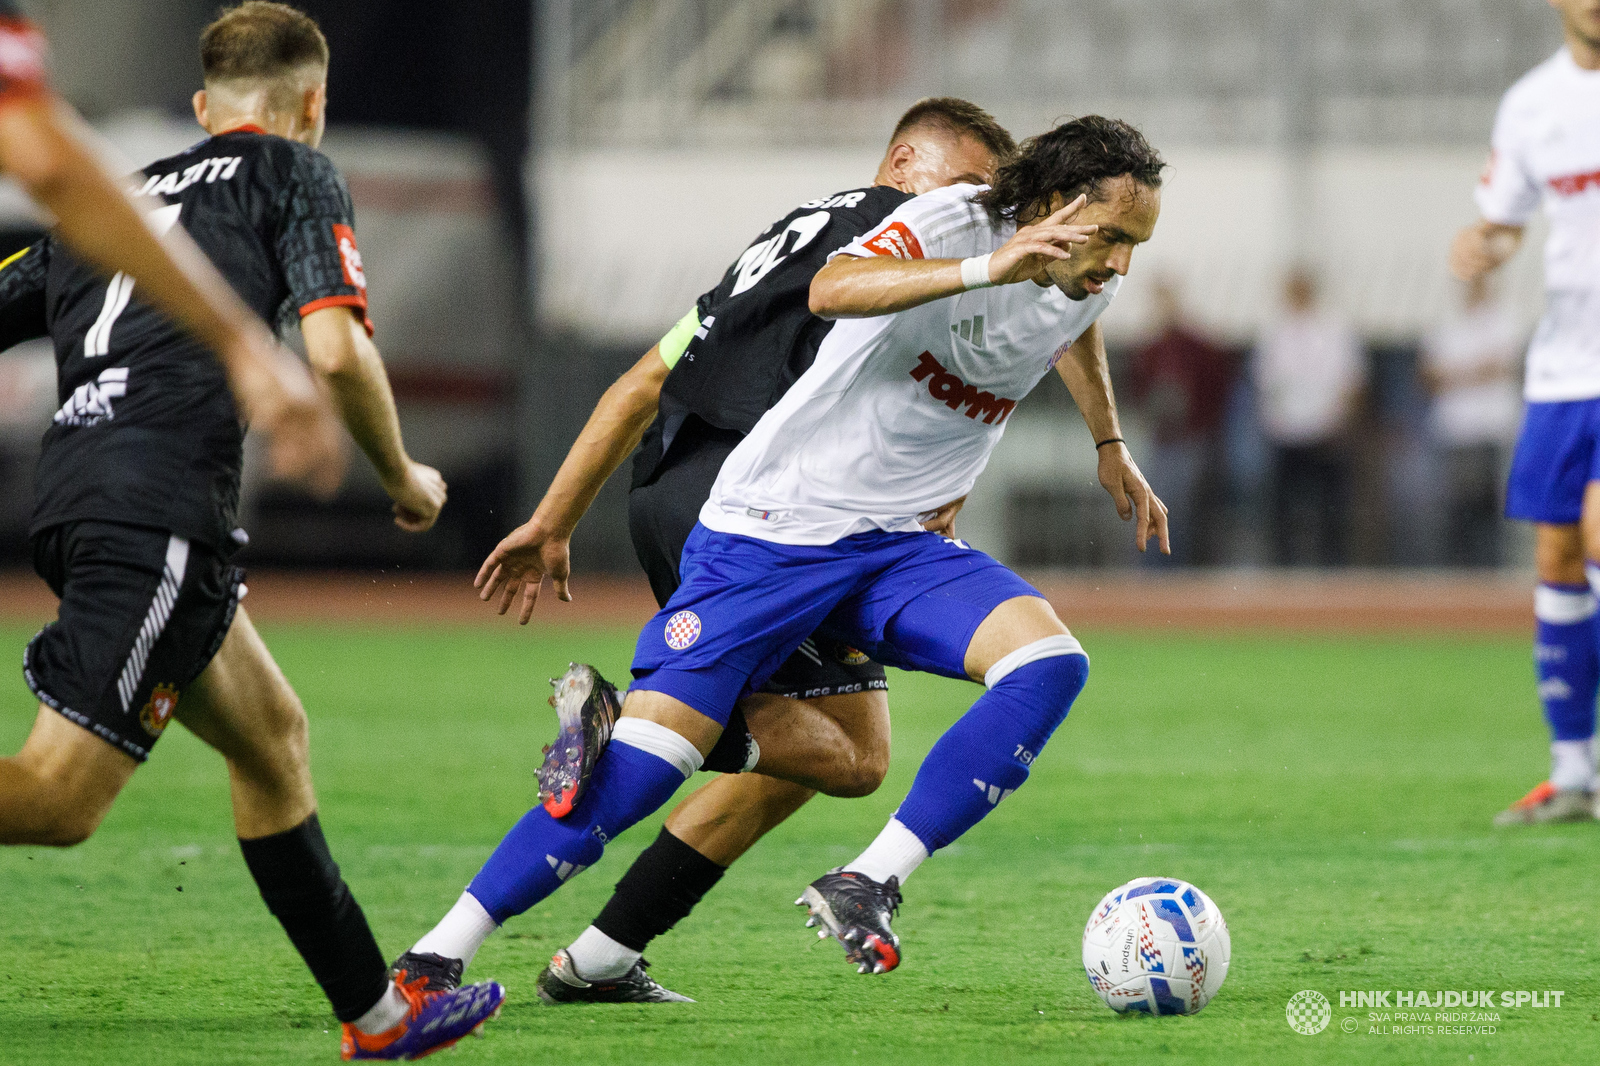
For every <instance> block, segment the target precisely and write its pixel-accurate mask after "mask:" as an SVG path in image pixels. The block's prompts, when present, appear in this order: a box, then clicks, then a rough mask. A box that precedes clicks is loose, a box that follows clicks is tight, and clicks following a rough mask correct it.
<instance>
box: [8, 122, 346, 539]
mask: <svg viewBox="0 0 1600 1066" xmlns="http://www.w3.org/2000/svg"><path fill="white" fill-rule="evenodd" d="M136 180H137V181H138V184H139V185H140V187H141V189H142V191H143V192H144V193H145V194H146V195H149V196H152V197H155V198H156V199H157V200H159V201H162V202H164V203H165V204H166V206H164V207H158V208H156V210H155V211H154V212H153V213H152V215H151V223H152V225H153V226H154V228H156V229H157V230H160V231H165V230H166V229H169V228H171V227H172V226H173V225H181V226H182V227H183V228H184V229H185V230H186V231H187V232H188V234H189V236H190V237H192V238H193V239H194V241H195V243H196V244H198V245H199V246H200V248H201V250H202V251H204V252H205V253H206V255H207V256H208V257H209V258H210V259H211V261H212V263H213V264H215V265H216V267H217V269H218V270H219V271H220V272H221V274H222V276H223V277H224V278H226V279H227V280H228V282H229V283H230V284H232V285H233V287H234V289H235V290H236V291H237V292H238V293H239V295H240V296H241V297H242V298H243V299H244V302H245V303H246V304H248V305H249V306H250V308H251V309H252V310H254V311H255V312H256V314H258V315H259V316H261V317H262V318H263V319H265V320H266V321H268V322H278V323H280V324H286V323H288V322H291V321H294V320H295V319H296V317H297V316H303V315H306V314H310V313H311V312H312V311H315V310H318V309H320V308H323V307H330V306H347V307H349V308H350V309H351V311H352V312H353V313H355V314H358V315H361V316H362V317H363V320H364V321H366V318H365V316H366V307H367V297H366V277H365V275H364V274H363V272H362V267H361V257H360V252H359V251H358V250H357V248H356V242H355V228H354V226H355V220H354V212H353V208H352V205H351V202H350V193H349V190H348V189H347V188H346V187H345V183H344V179H343V178H342V177H340V175H339V172H338V171H337V170H336V169H335V168H334V166H333V164H332V163H331V162H330V161H329V160H328V158H327V157H326V156H324V155H322V154H321V153H320V152H317V151H315V150H314V149H311V148H308V147H306V146H305V145H303V144H300V143H298V142H296V141H290V140H285V139H284V138H281V137H275V136H271V135H269V134H265V133H262V132H260V131H258V130H255V129H254V128H245V129H241V130H236V131H231V132H228V133H223V134H219V135H218V136H215V137H209V138H207V139H206V140H204V141H201V142H200V143H199V144H197V145H195V146H194V147H192V148H190V149H188V150H187V151H184V152H181V153H179V154H178V155H175V156H172V157H170V158H168V159H163V160H160V161H159V162H156V163H153V164H151V165H150V166H149V167H146V168H145V171H144V173H143V174H142V175H140V176H139V177H138V179H136ZM366 325H367V329H368V331H369V332H370V331H371V328H372V326H371V322H370V321H366ZM45 335H48V336H49V337H50V338H51V339H52V340H53V341H54V344H55V354H56V369H57V387H58V393H59V400H60V404H61V406H60V409H59V410H57V411H56V414H55V418H54V420H53V421H52V424H51V426H50V428H49V429H48V430H46V432H45V435H44V446H43V450H42V452H41V454H40V457H39V467H38V474H37V477H36V478H35V482H34V488H35V502H34V515H33V522H32V526H31V530H30V532H32V533H37V532H39V531H40V530H42V529H45V528H48V527H50V526H53V525H57V524H59V523H62V522H68V521H74V520H78V519H97V520H101V521H113V522H124V523H129V524H133V525H146V526H154V527H158V528H161V529H166V530H169V531H171V532H172V533H174V534H176V535H178V536H181V537H185V538H189V539H192V540H198V541H201V542H203V543H208V544H214V545H221V544H223V543H225V542H226V541H227V538H228V537H229V535H230V534H231V532H232V530H233V529H234V527H235V525H236V524H237V514H238V504H239V467H240V461H241V452H242V447H243V436H244V431H243V428H242V427H241V426H240V424H239V415H238V411H237V409H236V408H235V406H234V402H233V396H232V393H231V392H230V391H229V388H228V382H227V377H226V375H225V374H224V372H223V369H222V365H221V363H220V362H219V361H218V360H217V358H216V357H215V355H214V354H213V353H212V352H211V351H210V350H209V349H207V348H206V347H204V346H203V345H201V344H200V343H199V342H198V341H196V340H195V339H193V338H192V337H191V336H190V335H189V334H188V333H186V332H184V331H183V330H182V329H180V328H179V327H178V326H176V325H175V324H173V323H172V321H171V320H169V319H168V318H167V317H166V316H165V315H163V314H162V313H161V312H159V311H156V310H155V309H154V308H152V307H150V306H148V305H146V304H145V303H143V302H141V300H140V299H139V289H138V284H137V281H136V279H133V278H130V277H128V276H127V275H125V274H117V275H115V276H113V277H111V278H106V277H105V276H104V275H102V274H100V273H99V272H98V271H96V270H94V269H93V268H91V267H89V266H87V265H86V264H84V263H82V262H80V261H78V260H77V259H76V258H74V257H73V256H72V255H71V254H70V253H69V252H68V251H67V250H66V248H65V247H64V246H63V245H62V244H61V243H60V242H59V241H57V240H56V239H55V238H53V237H47V238H45V239H44V240H43V241H41V242H39V243H38V244H35V245H33V246H32V247H30V248H28V249H26V250H24V251H23V252H21V253H18V255H17V256H14V257H13V258H12V259H11V260H8V261H6V262H5V263H4V264H0V348H6V347H10V346H11V345H12V344H15V343H17V342H18V341H21V340H26V339H28V338H30V337H38V336H45Z"/></svg>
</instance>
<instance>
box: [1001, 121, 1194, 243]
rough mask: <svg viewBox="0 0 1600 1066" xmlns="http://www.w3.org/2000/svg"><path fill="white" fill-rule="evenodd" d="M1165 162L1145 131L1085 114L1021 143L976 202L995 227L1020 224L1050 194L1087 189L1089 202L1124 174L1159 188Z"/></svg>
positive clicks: (1071, 195) (1070, 195)
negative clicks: (1002, 224) (1004, 223)
mask: <svg viewBox="0 0 1600 1066" xmlns="http://www.w3.org/2000/svg"><path fill="white" fill-rule="evenodd" d="M1166 166H1167V164H1166V162H1165V161H1164V160H1163V159H1162V158H1161V156H1160V154H1159V153H1157V152H1156V150H1155V149H1154V148H1152V147H1150V142H1149V141H1147V140H1145V139H1144V134H1142V133H1140V132H1139V131H1138V130H1136V129H1134V128H1133V127H1132V126H1130V125H1128V124H1127V123H1126V122H1123V121H1122V120H1120V119H1114V118H1105V117H1104V116H1101V115H1085V116H1084V117H1082V118H1075V119H1073V120H1072V121H1070V122H1063V123H1062V124H1061V125H1059V126H1057V127H1056V128H1055V129H1053V130H1051V131H1050V132H1048V133H1041V134H1039V136H1037V137H1029V138H1028V139H1027V140H1025V141H1023V142H1022V146H1021V147H1020V148H1019V149H1018V150H1017V154H1016V156H1015V157H1014V158H1013V159H1012V160H1011V161H1010V162H1008V163H1006V164H1005V165H1003V166H1002V167H1001V168H1000V170H999V172H998V173H997V174H995V177H994V184H993V185H991V186H990V187H989V188H988V189H987V190H986V191H984V192H983V193H981V194H979V196H978V202H979V203H981V204H982V205H983V206H984V209H985V210H987V211H988V212H989V218H990V219H992V220H993V221H994V224H995V225H997V226H998V225H999V224H1000V223H1001V222H1004V221H1012V222H1025V221H1028V219H1029V218H1030V217H1031V216H1032V215H1033V214H1035V213H1037V212H1038V210H1039V209H1040V208H1041V207H1043V206H1044V205H1045V204H1048V203H1049V202H1050V194H1051V193H1060V194H1061V195H1063V196H1065V197H1067V198H1068V199H1069V200H1070V199H1073V198H1075V197H1076V196H1077V195H1078V194H1079V193H1088V194H1089V199H1090V200H1091V201H1095V200H1100V199H1103V198H1104V195H1105V192H1104V187H1105V183H1106V182H1107V181H1108V180H1109V179H1111V178H1118V177H1121V176H1122V175H1124V174H1126V175H1127V176H1128V177H1130V178H1132V179H1133V180H1134V181H1136V182H1138V183H1139V184H1141V185H1148V186H1149V187H1150V188H1152V189H1159V188H1161V172H1162V170H1164V169H1166Z"/></svg>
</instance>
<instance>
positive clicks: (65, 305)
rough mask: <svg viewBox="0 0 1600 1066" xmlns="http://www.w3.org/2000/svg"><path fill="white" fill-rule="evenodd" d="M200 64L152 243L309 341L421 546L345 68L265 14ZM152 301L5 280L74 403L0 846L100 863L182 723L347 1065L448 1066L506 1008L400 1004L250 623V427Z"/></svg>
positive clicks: (437, 994) (59, 460)
mask: <svg viewBox="0 0 1600 1066" xmlns="http://www.w3.org/2000/svg"><path fill="white" fill-rule="evenodd" d="M201 59H202V66H203V67H204V69H205V76H206V88H205V89H204V90H203V91H202V92H200V93H198V94H197V95H196V97H195V114H196V116H197V117H198V119H199V120H200V123H201V125H202V126H204V127H205V129H206V130H207V132H208V133H209V134H210V136H208V137H207V138H206V139H205V140H203V141H201V142H200V143H198V144H196V145H195V146H194V147H192V148H190V149H188V150H187V151H184V152H182V153H180V154H178V155H176V156H173V157H171V158H168V159H163V160H160V161H158V162H156V163H153V164H151V165H150V166H149V167H148V168H147V169H146V171H145V173H144V175H142V176H141V178H140V184H141V185H142V192H143V193H144V194H145V195H147V196H151V197H154V198H156V199H157V200H158V201H159V202H161V203H162V204H164V206H162V207H159V208H157V209H156V210H155V211H153V212H152V214H151V216H150V218H151V223H152V225H153V226H154V227H156V228H163V227H167V228H175V227H179V226H181V227H183V228H184V229H185V230H187V231H188V232H189V233H190V234H191V236H192V238H193V239H194V241H195V242H196V243H197V244H198V245H199V246H200V248H201V249H202V250H203V251H204V252H205V254H206V255H207V256H208V257H209V258H210V260H211V261H212V262H213V263H215V264H216V266H217V268H218V269H220V271H221V272H222V274H223V275H225V276H226V277H227V278H228V279H229V280H230V281H231V282H232V283H233V285H234V286H235V287H236V288H237V289H238V291H239V293H240V295H241V296H242V297H243V299H244V301H245V302H246V303H247V304H248V305H249V306H250V307H251V308H252V309H253V310H254V311H255V313H256V314H257V315H259V316H261V317H262V318H266V319H269V320H278V321H288V320H294V319H298V320H299V323H300V328H301V331H302V333H303V335H304V339H305V342H306V348H307V352H308V355H309V358H310V362H311V365H312V368H313V370H314V371H315V372H316V375H317V377H318V378H319V379H320V380H321V381H322V383H323V385H324V386H325V388H326V389H327V390H328V392H329V393H330V394H331V396H332V398H333V401H334V404H335V406H336V407H337V408H338V410H339V413H340V414H341V416H342V417H343V420H344V422H345V425H346V426H347V427H348V428H349V429H350V431H351V433H352V435H353V436H354V437H355V439H356V441H357V442H358V443H359V444H360V445H361V447H362V448H363V450H364V451H365V452H366V453H367V455H368V456H369V457H370V458H371V460H372V462H373V464H374V466H375V467H376V468H377V470H378V474H379V476H380V479H381V481H382V483H383V485H384V488H385V489H386V490H387V491H388V493H389V495H390V496H391V497H392V498H393V499H394V502H395V513H396V519H395V520H396V522H397V523H398V524H399V525H400V526H401V527H402V528H404V529H408V530H419V531H420V530H424V529H427V528H428V527H429V526H431V525H432V524H433V522H434V520H435V518H436V517H437V516H438V513H439V509H440V507H441V506H442V505H443V503H444V499H445V485H444V481H443V479H442V478H440V476H439V474H438V472H437V471H435V470H433V469H431V468H429V467H425V466H422V465H420V464H418V463H416V462H414V461H412V460H411V458H410V457H409V456H408V455H407V454H406V452H405V449H404V447H403V445H402V443H401V438H400V431H399V423H398V420H397V419H396V416H395V408H394V401H393V398H392V396H391V395H390V391H389V385H388V379H387V377H386V375H385V373H384V369H383V363H382V360H381V359H380V358H379V355H378V352H377V349H376V348H375V347H373V345H372V342H371V341H370V339H369V336H368V335H369V333H370V331H371V328H372V324H371V322H370V321H369V320H368V319H367V317H366V305H367V299H366V277H365V274H364V273H363V269H362V263H361V257H360V252H359V251H358V250H357V246H356V239H355V230H354V218H353V212H352V207H351V203H350V196H349V192H348V191H347V190H346V188H345V185H344V181H343V179H342V178H341V177H340V176H339V174H338V172H337V171H336V170H335V169H334V167H333V164H332V163H331V162H329V160H328V159H327V157H325V156H323V155H321V154H320V153H319V152H317V151H316V145H317V144H318V142H319V141H320V139H321V135H322V128H323V117H324V112H325V103H326V75H327V61H328V52H327V45H326V42H325V41H324V40H323V38H322V34H321V32H320V31H319V30H318V29H317V26H316V23H315V22H313V21H312V20H311V19H309V18H307V17H306V16H305V15H303V14H301V13H300V12H298V11H295V10H294V9H292V8H289V7H286V6H283V5H279V4H269V3H247V4H244V5H242V6H240V7H238V8H235V9H233V10H231V11H229V12H226V13H224V14H223V15H222V16H221V17H220V18H219V19H218V20H217V22H215V23H214V24H213V25H212V26H210V27H208V28H207V30H206V31H205V34H204V35H203V36H202V38H201ZM141 285H142V281H138V282H136V280H135V278H134V277H133V276H130V275H128V274H124V273H120V272H119V273H116V274H114V275H112V276H111V277H110V278H109V279H108V278H106V277H105V276H104V275H103V274H101V273H98V272H96V271H95V270H93V269H92V268H91V267H89V266H87V265H85V264H84V263H83V262H81V261H80V260H79V259H77V258H76V257H75V256H74V255H72V254H71V253H70V252H69V251H68V250H67V249H66V248H65V247H63V246H62V244H61V243H60V242H59V241H58V240H56V239H55V238H54V237H47V238H45V239H44V240H43V241H41V242H40V243H38V244H36V245H34V246H32V247H30V248H28V249H26V250H24V251H23V252H21V253H18V255H16V256H13V257H12V258H11V259H10V260H8V261H7V262H6V263H5V264H3V265H0V348H3V347H9V346H10V345H12V344H15V343H17V342H18V341H21V340H24V339H28V338H31V337H38V336H45V335H48V336H50V337H51V338H52V339H53V341H54V343H55V350H56V362H57V368H58V379H59V394H60V400H61V407H60V409H59V410H58V411H57V412H56V414H55V418H54V420H53V423H52V425H51V426H50V428H49V429H48V430H47V431H46V433H45V438H44V445H43V450H42V453H41V456H40V460H39V470H38V477H37V479H36V491H37V501H36V506H35V511H34V519H33V524H32V528H31V530H30V532H31V536H32V544H33V553H34V566H35V568H36V569H37V570H38V572H39V574H40V576H41V577H43V578H44V579H45V580H46V581H47V582H48V583H49V584H50V587H51V588H52V589H53V590H54V591H55V592H56V593H57V595H58V596H60V598H61V606H60V611H59V616H58V619H57V621H55V622H54V623H52V624H51V625H48V626H46V627H45V628H44V629H43V630H42V631H41V632H40V633H39V634H38V636H36V637H35V638H34V639H33V641H32V642H31V643H30V644H29V645H28V649H27V652H26V653H25V656H24V661H23V668H24V673H25V676H26V678H27V682H28V685H29V687H30V688H31V689H32V690H33V692H34V693H35V694H36V695H37V696H38V698H39V700H40V706H39V713H38V718H37V719H36V721H35V724H34V727H33V731H32V732H31V733H30V735H29V737H28V739H27V741H26V742H25V744H24V746H23V749H22V751H21V752H20V753H19V754H18V755H17V756H15V757H12V758H9V759H4V760H0V842H4V843H11V844H17V843H33V844H55V845H68V844H74V843H77V842H79V841H81V840H84V839H85V838H87V837H88V836H89V835H90V834H91V833H92V832H93V831H94V829H95V827H96V826H97V825H98V824H99V823H100V820H101V819H102V818H103V817H104V815H105V813H106V811H107V810H108V809H109V808H110V806H111V803H112V802H113V800H115V798H116V796H117V794H118V793H119V792H120V790H121V788H122V786H123V785H124V784H126V783H127V781H128V779H129V778H130V777H131V776H132V774H133V772H134V770H135V769H136V768H137V767H138V766H139V764H140V763H141V762H143V761H144V760H145V759H146V758H147V757H148V756H149V753H150V749H151V748H152V747H153V746H154V744H155V743H156V740H157V739H158V738H159V737H160V735H161V733H162V732H163V731H164V730H165V729H166V728H167V726H168V725H169V724H170V722H171V721H172V720H173V719H174V718H175V719H176V720H178V721H179V722H182V723H183V724H184V725H185V726H186V727H188V728H189V729H190V730H191V731H192V732H193V733H195V735H197V736H199V737H200V738H201V739H202V740H204V741H205V742H206V743H208V744H210V745H211V746H212V747H214V748H216V749H217V750H218V751H219V752H221V753H222V755H223V756H224V757H225V758H226V760H227V766H228V773H229V778H230V781H231V784H232V793H233V807H234V824H235V827H236V829H237V832H238V836H239V843H240V847H241V849H242V851H243V852H244V858H245V862H246V865H247V866H248V867H249V869H250V872H251V875H252V876H253V877H254V878H255V881H256V883H257V885H258V886H259V888H260V890H261V894H262V897H263V899H264V900H265V901H266V904H267V907H268V909H269V910H271V911H272V913H273V914H274V915H275V916H276V917H277V918H278V920H279V921H280V923H281V924H282V925H283V927H284V929H285V931H286V932H287V933H288V935H289V938H290V939H291V941H293V943H294V945H295V947H296V948H297V949H298V950H299V952H300V954H301V956H302V957H303V958H304V959H305V961H306V963H307V965H308V966H309V967H310V969H311V972H312V974H313V976H314V977H315V978H316V980H317V982H318V984H320V985H321V986H322V989H323V991H324V992H325V993H326V994H327V996H328V999H329V1001H330V1002H331V1003H332V1005H333V1009H334V1013H335V1014H336V1015H337V1017H338V1018H339V1019H340V1021H341V1022H343V1023H345V1024H344V1027H343V1043H342V1048H341V1051H342V1054H343V1056H344V1057H345V1058H346V1059H351V1058H380V1059H394V1058H403V1057H405V1058H408V1057H414V1056H416V1055H419V1054H423V1053H426V1052H428V1051H431V1050H437V1049H438V1048H440V1047H442V1046H447V1045H448V1044H450V1043H453V1042H454V1041H455V1040H456V1039H458V1038H459V1037H461V1036H463V1035H465V1034H466V1033H467V1032H468V1031H470V1030H472V1029H473V1028H475V1027H476V1026H478V1025H481V1024H482V1023H483V1022H484V1021H486V1020H487V1019H488V1018H489V1017H490V1016H491V1015H492V1014H493V1012H494V1011H495V1010H497V1009H498V1007H499V1004H500V1002H501V1000H502V999H503V997H504V991H503V990H502V989H501V988H500V986H499V985H497V984H494V983H493V982H489V983H485V984H482V985H475V986H471V987H470V988H463V989H458V990H454V991H443V990H439V989H430V988H429V987H428V982H427V981H426V979H425V978H419V977H417V976H416V975H408V974H404V973H401V974H398V975H397V976H396V979H395V980H391V979H390V977H389V973H388V967H387V965H386V963H385V960H384V957H383V955H382V953H381V952H380V950H379V948H378V945H377V942H376V941H375V940H374V939H373V936H372V932H371V930H370V929H369V928H368V926H367V922H366V918H365V917H364V916H363V914H362V912H361V908H360V907H359V905H357V903H356V901H355V900H354V898H353V897H352V896H351V894H350V891H349V888H348V887H347V886H346V884H345V883H344V880H343V878H342V877H341V876H340V873H339V868H338V866H337V865H336V864H335V863H334V861H333V859H332V857H331V856H330V855H329V852H328V845H327V841H326V840H325V839H324V837H323V833H322V829H321V826H320V824H319V822H318V819H317V812H316V797H315V795H314V793H313V789H312V783H311V774H310V765H309V760H308V753H307V723H306V715H305V711H304V709H303V708H302V706H301V704H300V702H299V699H298V698H297V697H296V696H295V694H294V691H293V690H292V689H291V688H290V687H289V684H288V682H287V681H286V680H285V679H284V677H283V674H282V673H281V672H280V671H279V670H278V667H277V665H276V663H274V662H273V660H272V656H271V655H270V653H269V652H268V651H267V649H266V647H265V645H263V644H262V642H261V638H260V637H259V636H258V635H257V634H256V631H255V629H254V627H253V626H252V625H251V624H250V620H249V618H248V617H247V615H246V614H245V611H244V609H243V608H242V607H241V606H240V603H239V601H240V600H241V599H242V598H243V596H244V592H245V589H244V585H243V576H244V575H243V572H242V571H241V570H240V569H239V568H238V567H235V566H233V565H232V564H231V562H230V558H231V556H232V555H233V554H234V552H235V551H237V549H238V548H239V547H240V546H241V545H242V544H243V543H244V542H245V540H246V539H247V538H246V537H245V536H244V532H243V530H240V529H238V528H237V522H236V513H237V509H238V495H239V468H240V461H241V448H242V444H243V430H242V428H241V425H240V419H239V410H238V406H237V405H236V403H235V399H234V396H233V395H232V393H230V391H229V387H228V380H227V377H226V375H225V373H224V371H223V368H222V366H221V365H220V364H219V363H218V361H217V360H215V359H213V358H212V356H211V355H210V353H209V352H207V351H206V350H205V348H204V347H203V346H202V345H201V344H200V343H199V342H198V341H197V340H195V339H193V338H192V337H190V336H189V335H188V334H186V333H184V332H182V331H181V330H180V329H179V328H178V327H177V326H176V325H175V324H174V323H173V322H172V321H171V320H170V319H168V318H167V317H165V316H164V315H163V314H161V313H160V312H158V311H157V310H155V309H154V308H152V307H149V306H147V305H146V304H144V303H143V302H142V299H141V296H142V293H141V290H140V287H141Z"/></svg>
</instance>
